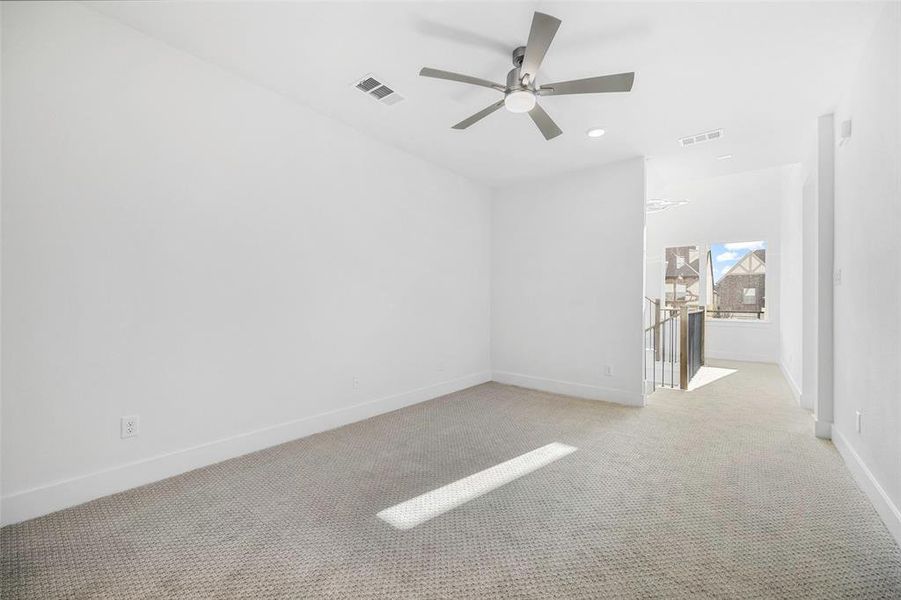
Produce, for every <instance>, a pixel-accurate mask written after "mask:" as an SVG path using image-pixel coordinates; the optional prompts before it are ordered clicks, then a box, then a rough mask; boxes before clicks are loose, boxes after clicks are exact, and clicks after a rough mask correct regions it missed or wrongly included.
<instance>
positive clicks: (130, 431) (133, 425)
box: [119, 415, 141, 439]
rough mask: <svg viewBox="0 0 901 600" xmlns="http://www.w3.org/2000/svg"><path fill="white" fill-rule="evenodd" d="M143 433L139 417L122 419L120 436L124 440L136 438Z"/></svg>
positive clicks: (132, 416)
mask: <svg viewBox="0 0 901 600" xmlns="http://www.w3.org/2000/svg"><path fill="white" fill-rule="evenodd" d="M140 432H141V420H140V417H138V415H131V416H128V417H122V419H121V420H120V422H119V435H121V436H122V439H125V438H130V437H135V436H136V435H138V434H139V433H140Z"/></svg>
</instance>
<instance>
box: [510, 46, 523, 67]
mask: <svg viewBox="0 0 901 600" xmlns="http://www.w3.org/2000/svg"><path fill="white" fill-rule="evenodd" d="M525 55H526V47H525V46H520V47H519V48H515V49H514V50H513V66H514V67H516V68H519V67H521V66H522V59H523V57H525Z"/></svg>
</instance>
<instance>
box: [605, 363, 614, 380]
mask: <svg viewBox="0 0 901 600" xmlns="http://www.w3.org/2000/svg"><path fill="white" fill-rule="evenodd" d="M604 375H605V376H606V377H613V367H611V366H610V365H604Z"/></svg>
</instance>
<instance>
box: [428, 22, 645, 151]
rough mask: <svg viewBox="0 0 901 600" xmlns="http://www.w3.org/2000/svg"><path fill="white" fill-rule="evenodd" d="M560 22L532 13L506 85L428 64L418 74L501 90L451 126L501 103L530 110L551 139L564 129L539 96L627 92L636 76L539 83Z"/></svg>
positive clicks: (472, 121)
mask: <svg viewBox="0 0 901 600" xmlns="http://www.w3.org/2000/svg"><path fill="white" fill-rule="evenodd" d="M560 23H561V21H560V19H557V18H555V17H552V16H550V15H546V14H544V13H540V12H536V13H535V14H534V16H533V17H532V29H531V31H529V40H528V41H527V42H526V45H525V46H520V47H519V48H516V49H515V50H513V70H511V71H510V72H509V73H507V84H506V85H503V84H500V83H495V82H493V81H487V80H485V79H480V78H478V77H471V76H469V75H461V74H460V73H451V72H450V71H442V70H439V69H431V68H429V67H425V68H423V69H422V70H421V71H420V72H419V74H420V75H421V76H423V77H434V78H435V79H447V80H449V81H459V82H460V83H468V84H470V85H478V86H482V87H487V88H491V89H494V90H497V91H499V92H501V93H503V94H504V98H503V100H499V101H497V102H495V103H494V104H492V105H491V106H489V107H488V108H485V109H482V110H480V111H479V112H477V113H476V114H474V115H472V116H471V117H469V118H467V119H463V120H462V121H460V122H459V123H457V124H456V125H454V127H453V128H454V129H466V128H467V127H469V126H470V125H473V124H475V123H477V122H479V121H481V120H482V119H484V118H485V117H487V116H488V115H490V114H491V113H493V112H494V111H496V110H497V109H499V108H500V107H501V106H505V107H506V108H507V110H509V111H510V112H512V113H526V112H527V113H529V116H530V117H532V120H533V121H534V122H535V125H537V126H538V129H540V130H541V133H542V135H544V139H546V140H550V139H553V138H555V137H557V136H558V135H560V134H561V133H563V131H562V130H561V129H560V128H559V127H557V124H556V123H554V120H553V119H551V117H550V116H548V114H547V113H546V112H545V111H544V109H543V108H541V105H540V104H538V97H539V96H562V95H565V94H605V93H609V92H628V91H631V90H632V82H633V81H634V80H635V73H619V74H616V75H602V76H600V77H589V78H587V79H576V80H573V81H560V82H557V83H545V84H543V85H538V80H537V75H538V69H539V67H541V62H542V61H543V60H544V55H545V54H547V50H548V48H549V47H550V46H551V42H552V41H553V40H554V36H555V35H556V34H557V28H558V27H560Z"/></svg>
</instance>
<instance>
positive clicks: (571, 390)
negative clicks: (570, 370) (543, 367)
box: [491, 371, 644, 406]
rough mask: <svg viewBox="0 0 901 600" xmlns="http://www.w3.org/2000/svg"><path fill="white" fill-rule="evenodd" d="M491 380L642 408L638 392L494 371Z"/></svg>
mask: <svg viewBox="0 0 901 600" xmlns="http://www.w3.org/2000/svg"><path fill="white" fill-rule="evenodd" d="M491 378H492V379H493V380H494V381H496V382H498V383H506V384H508V385H517V386H519V387H524V388H530V389H533V390H541V391H542V392H551V393H554V394H563V395H565V396H575V397H577V398H588V399H590V400H604V401H606V402H615V403H617V404H626V405H628V406H644V395H643V394H642V393H641V392H640V391H636V392H627V391H625V390H618V389H614V388H605V387H600V386H596V385H589V384H585V383H573V382H571V381H558V380H556V379H547V378H544V377H534V376H532V375H523V374H521V373H510V372H508V371H494V372H493V373H492V377H491Z"/></svg>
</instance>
